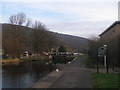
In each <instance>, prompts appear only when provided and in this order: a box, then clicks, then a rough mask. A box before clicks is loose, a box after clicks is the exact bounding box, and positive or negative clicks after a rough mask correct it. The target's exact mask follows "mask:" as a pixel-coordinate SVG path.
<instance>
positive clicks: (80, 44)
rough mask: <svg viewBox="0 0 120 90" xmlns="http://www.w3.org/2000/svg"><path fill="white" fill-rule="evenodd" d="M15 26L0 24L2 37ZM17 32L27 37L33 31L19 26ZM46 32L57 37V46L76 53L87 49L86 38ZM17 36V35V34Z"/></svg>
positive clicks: (40, 34)
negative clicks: (68, 48)
mask: <svg viewBox="0 0 120 90" xmlns="http://www.w3.org/2000/svg"><path fill="white" fill-rule="evenodd" d="M16 26H17V25H11V24H2V31H3V35H4V36H3V37H5V36H6V34H5V32H7V34H8V32H10V30H12V29H15V27H16ZM19 30H21V31H22V34H24V35H23V36H24V37H25V36H29V35H30V34H31V33H33V31H34V29H31V28H28V27H25V26H19ZM19 30H18V31H19ZM15 31H16V30H15ZM19 32H20V31H19ZM47 32H49V33H51V34H52V35H54V36H56V37H57V46H60V45H64V46H67V47H70V48H71V49H74V50H75V51H77V52H78V51H79V52H81V51H83V50H85V49H87V47H88V39H86V38H82V37H78V36H72V35H66V34H60V33H55V32H51V31H47ZM8 35H9V34H8ZM17 35H19V34H18V33H17ZM39 36H42V33H39ZM46 37H47V36H46ZM3 39H4V38H3ZM6 39H7V38H6ZM3 42H4V41H3Z"/></svg>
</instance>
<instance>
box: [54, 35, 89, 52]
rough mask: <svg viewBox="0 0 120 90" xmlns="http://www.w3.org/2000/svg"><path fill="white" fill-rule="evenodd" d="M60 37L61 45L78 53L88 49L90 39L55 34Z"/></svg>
mask: <svg viewBox="0 0 120 90" xmlns="http://www.w3.org/2000/svg"><path fill="white" fill-rule="evenodd" d="M54 34H56V36H57V37H58V42H59V44H60V45H66V46H70V47H71V48H73V49H75V50H76V51H79V52H81V51H83V50H86V49H87V48H88V39H86V38H83V37H78V36H72V35H66V34H60V33H54Z"/></svg>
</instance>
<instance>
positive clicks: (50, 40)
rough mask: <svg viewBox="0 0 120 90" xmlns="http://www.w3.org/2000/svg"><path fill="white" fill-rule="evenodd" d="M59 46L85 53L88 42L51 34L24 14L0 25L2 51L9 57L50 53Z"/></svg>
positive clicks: (69, 36)
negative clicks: (0, 29) (0, 26)
mask: <svg viewBox="0 0 120 90" xmlns="http://www.w3.org/2000/svg"><path fill="white" fill-rule="evenodd" d="M61 45H63V46H64V47H65V48H66V51H68V52H83V51H85V52H86V51H87V49H88V40H87V39H86V38H81V37H76V36H71V35H65V34H59V33H54V32H51V31H49V29H48V28H47V27H46V26H45V25H44V24H43V23H42V22H40V21H37V20H36V21H34V22H33V21H32V19H30V18H28V17H26V15H25V14H24V13H18V14H16V15H12V16H11V17H10V18H9V23H8V24H2V49H3V52H4V54H5V55H7V54H8V55H9V57H12V58H16V57H20V56H21V54H24V53H25V52H26V51H27V52H29V53H34V54H40V53H43V52H50V51H51V50H53V49H58V48H59V47H60V46H61Z"/></svg>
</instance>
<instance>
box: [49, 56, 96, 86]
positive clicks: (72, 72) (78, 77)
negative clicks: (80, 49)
mask: <svg viewBox="0 0 120 90" xmlns="http://www.w3.org/2000/svg"><path fill="white" fill-rule="evenodd" d="M84 62H85V59H84V58H81V59H76V60H73V61H72V62H71V63H70V64H68V65H67V66H66V67H65V68H64V73H63V74H62V75H61V76H60V77H59V78H58V79H57V80H56V81H55V82H54V83H53V84H52V85H51V86H50V87H49V88H92V82H91V76H90V75H91V74H92V73H93V72H94V70H92V69H87V68H85V67H84Z"/></svg>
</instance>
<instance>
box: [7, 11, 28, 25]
mask: <svg viewBox="0 0 120 90" xmlns="http://www.w3.org/2000/svg"><path fill="white" fill-rule="evenodd" d="M9 21H10V23H11V24H16V25H22V24H23V23H25V21H26V15H25V14H24V13H18V14H17V15H12V16H11V17H10V18H9Z"/></svg>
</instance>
